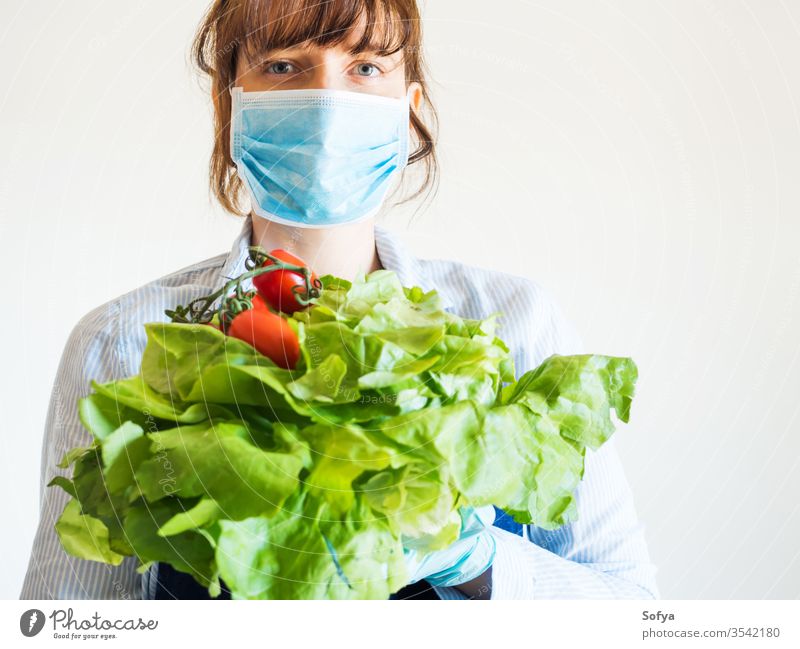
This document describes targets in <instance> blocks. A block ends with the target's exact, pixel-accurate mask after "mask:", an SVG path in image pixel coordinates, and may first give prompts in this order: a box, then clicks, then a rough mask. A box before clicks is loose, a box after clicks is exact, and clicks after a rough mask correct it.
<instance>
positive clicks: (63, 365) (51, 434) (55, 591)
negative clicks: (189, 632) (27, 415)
mask: <svg viewBox="0 0 800 649" xmlns="http://www.w3.org/2000/svg"><path fill="white" fill-rule="evenodd" d="M117 315H118V314H116V312H115V307H114V304H113V303H112V304H111V305H106V306H103V307H100V308H99V309H96V310H94V311H92V312H91V313H89V314H88V315H86V316H85V317H84V318H82V319H81V321H80V322H79V323H78V325H77V326H76V327H75V329H73V331H72V333H71V334H70V336H69V339H68V341H67V344H66V347H65V349H64V352H63V355H62V357H61V362H60V364H59V367H58V371H57V373H56V380H55V384H54V386H53V391H52V394H51V397H50V405H49V408H48V413H47V419H46V424H45V431H44V443H43V448H42V463H41V486H40V503H41V508H40V515H39V526H38V529H37V531H36V536H35V538H34V542H33V550H32V552H31V556H30V560H29V562H28V570H27V574H26V576H25V581H24V582H23V586H22V592H21V594H20V599H141V598H142V578H141V576H140V575H139V574H138V573H137V572H136V567H137V562H136V559H135V558H133V557H126V558H125V559H124V560H123V561H122V563H121V564H120V565H119V566H111V565H107V564H104V563H101V562H95V561H86V560H83V559H77V558H75V557H73V556H71V555H68V554H67V553H66V552H65V551H64V550H63V548H62V547H61V543H60V542H59V539H58V535H57V533H56V531H55V527H54V526H55V523H56V521H57V520H58V518H59V516H60V515H61V512H62V511H63V509H64V507H65V505H66V503H67V500H68V499H69V496H68V495H67V493H66V492H65V491H64V490H63V489H61V488H59V487H46V485H47V483H48V482H49V481H50V480H51V479H52V478H53V476H55V475H65V476H67V477H69V475H70V474H71V468H70V469H66V470H65V469H59V468H58V467H57V466H56V465H57V464H58V463H59V462H60V461H61V458H62V457H63V455H64V453H66V451H68V450H69V449H71V448H73V447H76V446H88V445H90V444H91V442H92V437H91V435H90V433H89V432H88V431H87V430H85V429H84V428H83V426H82V425H81V423H80V421H79V419H78V410H77V402H78V399H79V398H80V397H83V396H85V395H86V394H88V392H89V388H90V381H91V380H92V379H95V380H97V381H100V382H105V381H111V380H114V379H116V378H121V377H122V375H124V373H125V371H126V367H127V365H126V359H125V358H123V357H122V356H121V354H120V351H119V348H120V345H119V336H118V335H117V333H118V326H117V325H118V321H119V318H118V317H117Z"/></svg>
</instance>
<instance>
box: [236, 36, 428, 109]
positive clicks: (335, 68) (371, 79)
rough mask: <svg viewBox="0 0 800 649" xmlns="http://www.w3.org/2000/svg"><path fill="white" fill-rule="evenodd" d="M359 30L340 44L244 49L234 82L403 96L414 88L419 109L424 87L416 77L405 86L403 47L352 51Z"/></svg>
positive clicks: (248, 87) (251, 87)
mask: <svg viewBox="0 0 800 649" xmlns="http://www.w3.org/2000/svg"><path fill="white" fill-rule="evenodd" d="M355 38H357V35H355V34H354V35H353V36H352V37H351V38H349V39H348V40H347V41H345V42H343V43H340V44H338V45H334V46H329V47H322V46H319V45H316V44H313V43H312V44H310V45H304V46H299V47H291V48H288V49H282V50H272V51H270V52H267V53H266V54H264V55H263V56H262V57H261V58H260V59H259V60H256V61H251V60H248V59H247V58H246V56H245V55H244V54H243V53H241V54H240V56H239V58H238V61H237V63H236V85H237V86H240V87H242V89H243V90H244V91H245V92H253V91H262V90H301V89H303V90H308V89H322V88H325V89H332V90H349V91H351V92H365V93H369V94H373V95H383V96H385V97H395V98H403V97H405V96H406V93H407V92H409V91H410V92H411V107H412V108H413V109H414V110H418V109H419V104H420V102H421V101H422V90H421V87H420V85H419V84H418V83H417V82H412V83H411V84H409V85H408V87H407V86H406V78H405V64H404V62H403V52H402V51H399V52H396V53H394V54H392V55H390V56H378V55H377V54H376V53H371V52H361V53H359V54H351V53H350V52H349V51H348V50H349V48H350V47H352V45H353V43H354V40H355Z"/></svg>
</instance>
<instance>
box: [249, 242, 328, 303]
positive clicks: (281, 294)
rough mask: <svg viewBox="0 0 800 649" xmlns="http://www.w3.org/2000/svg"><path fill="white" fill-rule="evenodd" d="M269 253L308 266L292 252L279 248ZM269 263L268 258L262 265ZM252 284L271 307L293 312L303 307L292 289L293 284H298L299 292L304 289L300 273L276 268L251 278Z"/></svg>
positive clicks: (312, 276) (270, 263)
mask: <svg viewBox="0 0 800 649" xmlns="http://www.w3.org/2000/svg"><path fill="white" fill-rule="evenodd" d="M269 254H271V255H272V256H273V257H277V258H278V259H280V260H281V261H285V262H286V263H289V264H294V265H295V266H308V264H306V262H304V261H303V260H302V259H300V258H299V257H295V256H294V255H293V254H292V253H290V252H287V251H286V250H281V249H280V248H279V249H277V250H273V251H272V252H270V253H269ZM270 265H272V262H271V261H270V260H269V259H268V260H267V261H265V262H264V266H270ZM316 279H317V276H316V275H314V274H313V273H312V274H311V282H312V283H313V282H314V281H315V280H316ZM253 286H255V287H256V290H257V291H258V293H259V295H261V297H263V298H264V300H265V301H266V302H267V304H269V305H270V306H271V307H272V308H273V309H276V310H278V311H283V312H284V313H294V312H295V311H299V310H300V309H303V308H305V307H304V306H303V305H302V304H299V303H298V302H297V300H296V299H295V296H294V291H293V290H292V289H293V288H294V287H295V286H298V287H299V290H300V291H301V292H304V291H305V281H304V280H303V276H302V275H301V274H300V273H294V272H292V271H288V270H276V271H274V272H272V273H264V274H263V275H258V276H257V277H254V278H253Z"/></svg>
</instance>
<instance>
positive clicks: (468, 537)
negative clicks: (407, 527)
mask: <svg viewBox="0 0 800 649" xmlns="http://www.w3.org/2000/svg"><path fill="white" fill-rule="evenodd" d="M459 514H460V515H461V532H460V535H459V537H458V540H456V541H455V542H454V543H452V544H451V545H450V546H449V547H447V548H445V549H444V550H436V551H435V552H428V553H422V552H420V551H418V550H416V549H414V548H410V547H406V548H404V550H403V552H404V554H405V558H406V566H407V567H408V572H409V574H410V575H411V580H410V581H409V583H410V584H413V583H415V582H417V581H419V580H420V579H426V580H427V581H428V583H429V584H431V585H432V586H456V585H458V584H463V583H465V582H468V581H472V580H473V579H475V578H476V577H479V576H480V575H482V574H483V573H484V572H486V570H488V569H489V567H490V566H491V565H492V561H494V555H495V541H494V537H493V536H492V535H491V534H490V533H489V529H488V528H489V527H490V526H491V525H492V523H493V522H494V507H492V506H491V505H487V506H485V507H479V508H478V509H475V508H474V507H461V508H460V509H459Z"/></svg>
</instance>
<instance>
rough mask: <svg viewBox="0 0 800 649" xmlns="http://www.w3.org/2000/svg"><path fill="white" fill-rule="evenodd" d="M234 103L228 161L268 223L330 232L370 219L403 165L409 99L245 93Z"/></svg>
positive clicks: (311, 92)
mask: <svg viewBox="0 0 800 649" xmlns="http://www.w3.org/2000/svg"><path fill="white" fill-rule="evenodd" d="M231 95H232V98H233V102H232V114H231V156H232V157H233V160H234V162H235V163H236V168H237V171H238V174H239V177H240V178H241V179H242V181H243V182H244V184H245V186H246V187H247V190H248V192H249V194H250V198H251V201H252V207H253V211H254V212H255V213H256V214H257V215H259V216H261V217H263V218H265V219H269V220H271V221H277V222H279V223H285V224H288V225H294V226H300V227H327V226H332V225H338V224H342V223H352V222H354V221H359V220H361V219H366V218H369V217H371V216H374V215H375V214H376V213H377V211H378V210H379V209H380V207H381V205H382V203H383V201H384V199H385V198H386V195H387V193H388V191H389V189H390V186H391V184H392V182H393V181H394V180H395V179H396V177H397V176H398V175H399V174H400V172H401V171H402V170H403V168H404V167H405V166H406V164H407V163H408V147H409V144H408V142H409V133H408V128H409V122H408V120H409V100H408V96H406V97H404V98H403V99H395V98H392V97H382V96H378V95H371V94H367V93H361V92H346V91H340V90H268V91H263V92H244V91H243V90H242V88H233V89H232V90H231Z"/></svg>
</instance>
